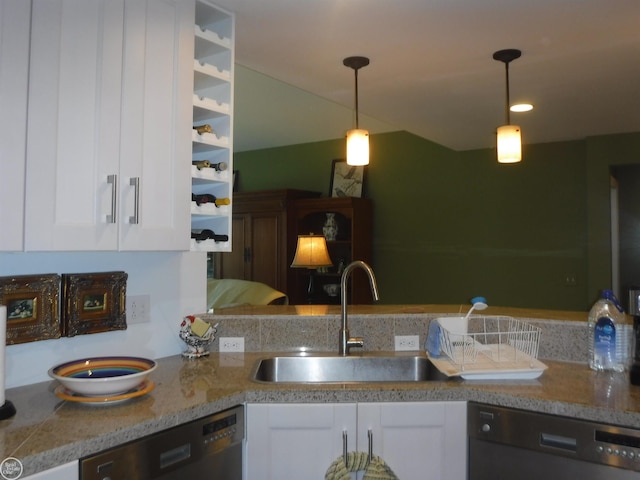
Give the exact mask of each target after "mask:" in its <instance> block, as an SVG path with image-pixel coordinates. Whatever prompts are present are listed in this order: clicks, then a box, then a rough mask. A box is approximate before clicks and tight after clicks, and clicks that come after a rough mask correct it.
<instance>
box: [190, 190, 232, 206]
mask: <svg viewBox="0 0 640 480" xmlns="http://www.w3.org/2000/svg"><path fill="white" fill-rule="evenodd" d="M191 201H192V202H196V205H198V206H200V205H202V204H204V203H213V204H215V206H216V207H220V206H222V205H229V204H230V203H231V199H230V198H228V197H221V198H218V197H216V196H215V195H211V194H210V193H203V194H200V195H196V194H195V193H192V194H191Z"/></svg>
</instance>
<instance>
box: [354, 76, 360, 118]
mask: <svg viewBox="0 0 640 480" xmlns="http://www.w3.org/2000/svg"><path fill="white" fill-rule="evenodd" d="M354 71H355V72H356V101H355V104H356V130H357V129H358V128H359V127H358V124H359V122H358V69H357V68H354Z"/></svg>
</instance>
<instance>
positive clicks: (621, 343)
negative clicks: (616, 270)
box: [589, 290, 630, 372]
mask: <svg viewBox="0 0 640 480" xmlns="http://www.w3.org/2000/svg"><path fill="white" fill-rule="evenodd" d="M628 337H629V332H628V328H627V326H626V325H625V315H624V311H623V310H622V307H621V306H620V302H618V299H617V298H616V296H615V295H614V294H613V292H612V291H611V290H603V291H602V296H601V297H600V299H599V300H598V301H597V302H596V303H595V304H594V305H593V307H591V310H590V311H589V367H591V368H592V369H593V370H614V371H616V372H623V371H624V370H625V369H626V368H627V365H628V362H629V345H630V344H629V338H628Z"/></svg>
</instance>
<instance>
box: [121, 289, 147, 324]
mask: <svg viewBox="0 0 640 480" xmlns="http://www.w3.org/2000/svg"><path fill="white" fill-rule="evenodd" d="M126 309H127V312H126V313H127V323H128V324H134V323H148V322H150V321H151V317H150V310H151V300H150V297H149V295H128V296H127V300H126Z"/></svg>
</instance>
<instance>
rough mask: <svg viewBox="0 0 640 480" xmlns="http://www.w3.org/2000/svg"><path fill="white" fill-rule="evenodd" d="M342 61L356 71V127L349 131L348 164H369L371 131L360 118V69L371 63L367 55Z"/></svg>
mask: <svg viewBox="0 0 640 480" xmlns="http://www.w3.org/2000/svg"><path fill="white" fill-rule="evenodd" d="M342 63H343V64H344V65H345V66H346V67H349V68H353V70H354V71H355V80H356V88H355V113H356V128H354V129H352V130H349V131H347V164H348V165H368V164H369V132H368V131H367V130H362V129H361V128H360V125H359V119H358V70H359V69H361V68H362V67H366V66H367V65H369V59H368V58H367V57H347V58H345V59H344V60H343V61H342Z"/></svg>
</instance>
